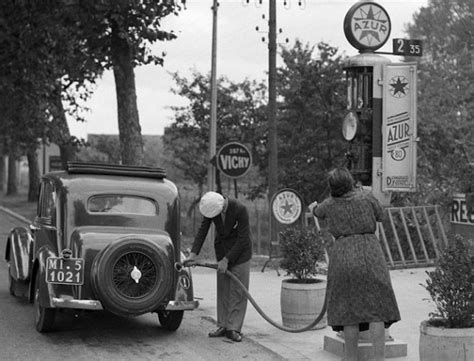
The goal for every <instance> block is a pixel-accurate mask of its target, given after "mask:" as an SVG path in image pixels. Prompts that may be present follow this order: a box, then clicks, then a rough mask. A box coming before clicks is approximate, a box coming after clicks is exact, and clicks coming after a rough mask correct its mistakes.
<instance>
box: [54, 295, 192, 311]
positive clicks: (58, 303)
mask: <svg viewBox="0 0 474 361" xmlns="http://www.w3.org/2000/svg"><path fill="white" fill-rule="evenodd" d="M52 305H53V307H57V308H75V309H80V310H97V311H100V310H103V309H104V308H103V306H102V303H101V302H100V301H98V300H78V299H74V298H60V297H53V299H52ZM198 307H199V301H196V300H193V301H169V302H168V304H167V305H166V307H165V310H167V311H190V310H194V309H196V308H198Z"/></svg>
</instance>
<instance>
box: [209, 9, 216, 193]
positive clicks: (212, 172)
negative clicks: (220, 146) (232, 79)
mask: <svg viewBox="0 0 474 361" xmlns="http://www.w3.org/2000/svg"><path fill="white" fill-rule="evenodd" d="M218 7H219V4H218V2H217V0H213V4H212V61H211V124H210V127H209V168H208V171H207V190H208V191H213V190H214V189H215V184H216V182H215V179H216V168H215V163H214V158H215V156H216V143H217V141H216V129H217V120H216V119H217V76H216V63H217V8H218Z"/></svg>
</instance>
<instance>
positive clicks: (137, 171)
mask: <svg viewBox="0 0 474 361" xmlns="http://www.w3.org/2000/svg"><path fill="white" fill-rule="evenodd" d="M66 171H67V172H68V173H69V174H104V175H120V176H130V177H144V178H158V179H163V178H166V171H165V170H164V169H163V168H157V167H145V166H134V165H123V164H108V163H89V162H68V163H67V169H66Z"/></svg>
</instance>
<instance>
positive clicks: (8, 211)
mask: <svg viewBox="0 0 474 361" xmlns="http://www.w3.org/2000/svg"><path fill="white" fill-rule="evenodd" d="M0 211H2V212H4V213H7V214H9V215H10V216H12V217H14V218H16V219H18V220H19V221H22V222H24V223H26V224H30V223H31V221H30V220H29V219H28V218H26V217H23V216H22V215H21V214H18V213H16V212H14V211H12V210H11V209H9V208H5V207H3V206H0Z"/></svg>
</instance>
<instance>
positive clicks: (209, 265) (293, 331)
mask: <svg viewBox="0 0 474 361" xmlns="http://www.w3.org/2000/svg"><path fill="white" fill-rule="evenodd" d="M187 266H188V265H187V262H185V263H184V264H181V263H176V264H175V268H176V269H177V270H178V271H179V270H180V269H181V268H182V267H187ZM190 266H193V267H194V266H197V267H205V268H212V269H215V270H217V264H215V263H201V262H196V263H194V262H193V263H192V264H190ZM225 273H226V275H227V276H229V277H230V278H232V279H233V280H234V281H235V282H236V283H237V284H238V285H239V287H240V288H242V289H243V290H244V292H245V295H246V296H247V298H248V300H249V301H250V303H251V304H252V306H253V307H254V308H255V310H257V312H258V313H259V314H260V315H261V316H262V317H263V318H264V319H265V321H267V322H268V323H270V324H271V325H272V326H274V327H276V328H278V329H279V330H282V331H285V332H291V333H299V332H304V331H308V330H310V329H312V328H313V327H314V326H316V325H317V324H318V323H319V322H320V321H321V319H322V318H323V317H324V314H325V313H326V301H327V299H326V297H325V298H324V303H323V307H322V309H321V313H320V314H319V315H318V317H316V319H315V320H314V321H313V322H311V323H310V324H309V325H307V326H304V327H302V328H290V327H285V326H283V325H281V324H279V323H278V322H275V321H274V320H272V319H271V318H270V317H268V316H267V315H266V314H265V312H263V310H262V309H261V308H260V306H259V305H258V304H257V302H255V300H254V299H253V297H252V295H251V294H250V293H249V292H248V290H247V288H246V287H245V286H244V285H243V284H242V282H240V280H239V279H238V278H237V277H236V276H235V275H234V274H233V273H232V272H230V271H229V270H227V271H226V272H225Z"/></svg>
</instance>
